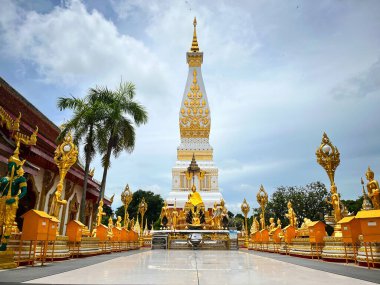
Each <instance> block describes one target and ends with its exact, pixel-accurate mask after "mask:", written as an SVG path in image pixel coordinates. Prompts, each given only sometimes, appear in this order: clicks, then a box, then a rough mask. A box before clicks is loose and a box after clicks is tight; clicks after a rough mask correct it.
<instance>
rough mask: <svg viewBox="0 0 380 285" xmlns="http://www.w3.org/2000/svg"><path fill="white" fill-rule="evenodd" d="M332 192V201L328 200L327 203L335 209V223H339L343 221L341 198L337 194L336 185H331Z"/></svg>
mask: <svg viewBox="0 0 380 285" xmlns="http://www.w3.org/2000/svg"><path fill="white" fill-rule="evenodd" d="M330 192H331V200H328V199H327V198H326V202H327V203H329V204H331V205H332V207H333V209H334V218H335V222H339V221H340V220H341V219H342V213H341V210H340V198H339V194H338V192H337V189H336V186H335V184H333V185H331V187H330Z"/></svg>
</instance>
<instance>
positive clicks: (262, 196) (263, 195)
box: [256, 185, 268, 230]
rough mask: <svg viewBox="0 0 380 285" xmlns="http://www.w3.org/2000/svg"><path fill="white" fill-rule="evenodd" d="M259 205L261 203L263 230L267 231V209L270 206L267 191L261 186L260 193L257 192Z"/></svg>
mask: <svg viewBox="0 0 380 285" xmlns="http://www.w3.org/2000/svg"><path fill="white" fill-rule="evenodd" d="M256 200H257V203H259V205H260V208H261V214H260V225H261V229H262V230H263V229H265V208H266V206H267V204H268V193H267V192H266V191H265V189H264V186H263V185H261V186H260V189H259V192H257V195H256Z"/></svg>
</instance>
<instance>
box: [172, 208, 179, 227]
mask: <svg viewBox="0 0 380 285" xmlns="http://www.w3.org/2000/svg"><path fill="white" fill-rule="evenodd" d="M177 219H178V211H177V205H176V202H174V209H173V211H172V228H173V230H175V229H176V227H177Z"/></svg>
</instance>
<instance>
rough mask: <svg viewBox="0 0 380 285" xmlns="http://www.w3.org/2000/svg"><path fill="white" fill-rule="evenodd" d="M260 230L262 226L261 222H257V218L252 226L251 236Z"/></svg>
mask: <svg viewBox="0 0 380 285" xmlns="http://www.w3.org/2000/svg"><path fill="white" fill-rule="evenodd" d="M259 230H260V225H259V221H258V220H257V218H256V217H255V218H254V219H253V222H252V226H251V230H250V233H251V235H252V234H254V233H255V232H258V231H259Z"/></svg>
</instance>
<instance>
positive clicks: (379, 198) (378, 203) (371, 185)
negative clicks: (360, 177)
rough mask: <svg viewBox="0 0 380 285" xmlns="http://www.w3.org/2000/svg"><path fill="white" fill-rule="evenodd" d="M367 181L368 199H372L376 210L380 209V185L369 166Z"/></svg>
mask: <svg viewBox="0 0 380 285" xmlns="http://www.w3.org/2000/svg"><path fill="white" fill-rule="evenodd" d="M365 176H366V178H367V180H368V181H369V182H368V183H367V190H368V197H369V198H370V199H371V202H372V206H373V208H374V209H375V210H379V209H380V195H379V194H380V190H379V183H378V182H377V181H376V180H375V174H374V172H373V171H372V170H371V168H370V167H369V166H368V170H367V172H366V174H365Z"/></svg>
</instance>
